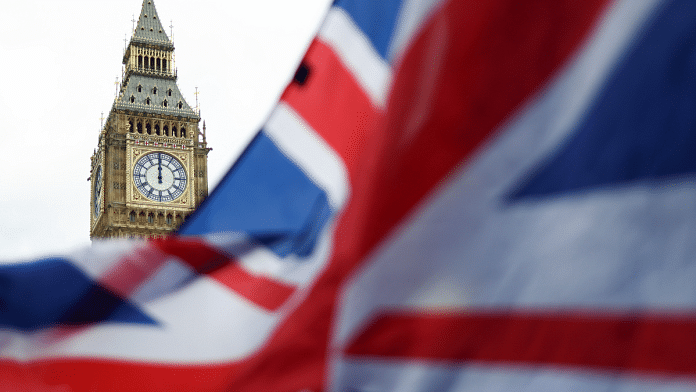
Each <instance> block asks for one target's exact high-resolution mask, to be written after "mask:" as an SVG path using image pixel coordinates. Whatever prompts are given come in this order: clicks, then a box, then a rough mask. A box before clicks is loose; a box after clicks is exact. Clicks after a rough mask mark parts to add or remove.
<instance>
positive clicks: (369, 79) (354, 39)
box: [318, 7, 391, 109]
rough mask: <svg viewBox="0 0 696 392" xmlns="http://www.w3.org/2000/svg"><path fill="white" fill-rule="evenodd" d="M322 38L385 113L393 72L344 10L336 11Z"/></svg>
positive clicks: (330, 13) (329, 18)
mask: <svg viewBox="0 0 696 392" xmlns="http://www.w3.org/2000/svg"><path fill="white" fill-rule="evenodd" d="M318 38H319V39H320V40H321V41H324V42H325V43H326V44H328V45H329V46H331V47H332V48H333V49H334V51H335V52H336V54H337V55H338V56H339V57H340V58H341V60H342V61H343V64H345V65H346V67H348V69H349V70H350V72H351V73H352V74H353V76H354V77H355V79H356V80H357V81H358V82H359V83H360V85H361V86H362V88H363V89H364V90H365V91H366V92H367V93H368V95H369V96H370V99H371V100H372V104H373V105H375V106H377V107H378V108H381V109H384V107H385V105H386V100H387V92H388V90H389V88H390V86H391V68H390V67H389V64H387V63H386V62H385V61H384V60H383V59H382V57H380V56H379V54H378V53H377V52H376V51H375V49H374V48H373V47H372V45H371V44H370V40H369V39H368V38H367V36H365V34H364V33H363V32H362V30H360V28H359V27H358V26H356V25H355V23H353V20H352V19H351V17H350V15H348V14H347V13H346V12H345V11H344V10H343V9H341V8H338V7H332V8H331V9H330V10H329V13H328V14H327V16H326V19H325V20H324V24H323V26H322V27H321V30H320V31H319V36H318Z"/></svg>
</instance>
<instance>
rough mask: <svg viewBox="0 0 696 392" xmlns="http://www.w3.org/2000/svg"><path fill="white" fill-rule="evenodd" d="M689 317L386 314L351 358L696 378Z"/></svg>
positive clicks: (351, 350)
mask: <svg viewBox="0 0 696 392" xmlns="http://www.w3.org/2000/svg"><path fill="white" fill-rule="evenodd" d="M694 352H696V315H683V314H681V315H674V314H667V315H660V314H624V315H622V314H612V313H599V312H575V313H571V312H558V313H552V312H539V313H534V312H527V313H523V312H504V313H481V312H472V313H467V314H458V315H445V314H422V313H410V314H409V313H390V314H386V315H384V316H381V317H379V318H378V319H377V320H375V321H374V322H373V323H370V326H369V327H368V328H367V330H365V331H364V332H362V333H361V334H360V335H359V336H358V337H357V338H356V339H355V340H354V341H353V342H352V343H351V344H350V345H349V346H348V348H347V350H346V353H347V354H348V355H351V356H372V357H380V358H397V359H405V360H409V359H426V360H438V361H453V362H467V361H478V362H496V363H525V364H530V365H551V366H554V365H555V366H580V367H584V368H594V369H601V370H611V371H616V370H626V371H631V372H638V373H667V374H685V375H696V357H695V356H694Z"/></svg>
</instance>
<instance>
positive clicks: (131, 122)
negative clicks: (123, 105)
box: [128, 120, 133, 132]
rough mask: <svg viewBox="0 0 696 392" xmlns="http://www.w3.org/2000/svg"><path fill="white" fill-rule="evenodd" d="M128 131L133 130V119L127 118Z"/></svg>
mask: <svg viewBox="0 0 696 392" xmlns="http://www.w3.org/2000/svg"><path fill="white" fill-rule="evenodd" d="M128 132H133V120H128Z"/></svg>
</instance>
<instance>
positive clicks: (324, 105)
mask: <svg viewBox="0 0 696 392" xmlns="http://www.w3.org/2000/svg"><path fill="white" fill-rule="evenodd" d="M302 62H303V64H305V65H306V66H307V67H308V68H309V76H308V77H307V81H306V83H305V84H304V85H299V84H297V83H292V84H290V85H289V86H288V88H287V89H286V90H285V92H284V93H283V96H282V97H281V100H282V101H284V102H287V103H288V104H289V105H290V106H292V108H293V109H294V110H295V111H296V112H297V113H298V114H299V115H300V116H302V118H303V119H304V120H305V121H307V122H308V123H309V125H310V126H311V127H312V128H313V129H314V130H315V131H316V132H317V133H318V134H319V135H321V137H322V138H323V139H324V140H325V141H326V142H327V143H328V144H329V145H330V146H331V148H333V149H334V151H336V153H338V154H339V155H340V156H341V158H342V159H343V162H344V163H345V164H346V166H347V168H348V172H349V173H350V174H354V173H355V171H354V170H351V169H353V168H354V166H355V163H356V161H357V159H358V158H359V157H360V154H361V153H362V151H363V150H364V147H365V143H366V141H367V138H368V135H370V134H371V133H374V128H375V125H376V121H377V119H378V115H379V114H380V112H379V111H378V109H377V108H376V107H375V106H373V105H372V103H371V101H370V99H369V97H368V96H367V94H366V93H365V91H363V89H362V88H361V87H360V85H359V84H358V82H357V81H356V80H355V78H354V77H353V75H352V74H351V73H350V71H349V70H348V69H347V68H346V67H345V65H344V64H343V63H342V62H341V60H340V59H339V58H338V56H336V54H335V53H334V52H333V50H332V49H331V48H330V47H329V46H327V45H326V44H324V43H323V42H321V41H319V40H314V42H312V45H311V46H310V47H309V50H308V51H307V54H306V55H305V58H304V60H303V61H302Z"/></svg>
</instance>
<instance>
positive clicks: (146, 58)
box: [145, 56, 150, 69]
mask: <svg viewBox="0 0 696 392" xmlns="http://www.w3.org/2000/svg"><path fill="white" fill-rule="evenodd" d="M149 59H150V58H149V57H147V56H145V69H148V68H149V67H150V61H149Z"/></svg>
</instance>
